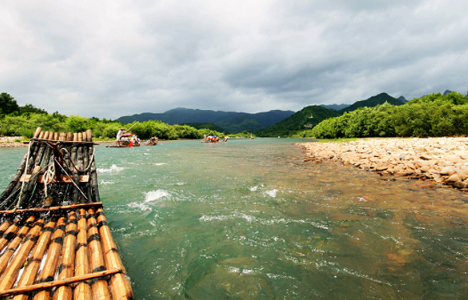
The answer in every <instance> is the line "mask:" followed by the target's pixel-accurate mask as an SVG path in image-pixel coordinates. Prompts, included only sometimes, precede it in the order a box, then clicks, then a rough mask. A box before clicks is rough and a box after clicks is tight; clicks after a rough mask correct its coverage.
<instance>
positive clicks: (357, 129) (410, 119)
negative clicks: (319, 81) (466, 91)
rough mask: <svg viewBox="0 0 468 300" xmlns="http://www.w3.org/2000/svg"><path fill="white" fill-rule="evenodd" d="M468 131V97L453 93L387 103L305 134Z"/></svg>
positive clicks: (425, 134)
mask: <svg viewBox="0 0 468 300" xmlns="http://www.w3.org/2000/svg"><path fill="white" fill-rule="evenodd" d="M467 134H468V99H467V96H465V95H462V94H459V93H456V92H452V93H449V94H447V95H443V94H441V93H437V94H431V95H428V96H424V97H421V98H415V99H413V100H411V101H409V102H407V103H406V104H404V105H398V106H395V105H391V104H390V103H388V102H387V103H385V104H382V105H378V106H376V107H364V108H359V109H357V110H355V111H352V112H346V113H344V114H343V115H342V116H340V117H335V118H331V119H328V120H325V121H323V122H321V123H320V124H318V125H317V126H316V127H314V128H313V129H312V130H309V131H307V132H304V134H303V135H304V136H313V137H317V138H342V137H379V136H380V137H396V136H398V137H411V136H413V137H428V136H435V137H436V136H458V135H467Z"/></svg>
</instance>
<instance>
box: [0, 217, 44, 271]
mask: <svg viewBox="0 0 468 300" xmlns="http://www.w3.org/2000/svg"><path fill="white" fill-rule="evenodd" d="M35 219H36V218H35V217H34V216H30V217H29V218H28V219H27V220H26V223H25V224H24V225H23V227H21V229H20V230H19V231H18V234H17V235H16V237H15V238H14V239H13V240H12V241H11V242H10V243H9V244H8V246H7V248H6V250H5V252H3V254H2V256H1V257H0V274H3V272H4V271H5V269H6V267H7V265H8V262H9V260H10V258H11V256H12V255H13V254H14V253H15V251H16V249H17V248H18V246H19V244H20V243H21V241H22V240H23V238H24V237H25V236H26V234H28V232H29V229H30V228H31V226H32V223H33V222H34V221H35Z"/></svg>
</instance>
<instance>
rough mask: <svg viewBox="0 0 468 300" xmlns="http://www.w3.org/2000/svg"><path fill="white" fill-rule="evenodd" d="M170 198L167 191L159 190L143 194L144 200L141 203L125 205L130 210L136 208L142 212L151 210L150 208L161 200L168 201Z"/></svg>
mask: <svg viewBox="0 0 468 300" xmlns="http://www.w3.org/2000/svg"><path fill="white" fill-rule="evenodd" d="M171 198H172V197H171V195H170V194H169V192H168V191H165V190H161V189H159V190H156V191H149V192H147V193H145V200H144V201H143V202H132V203H129V204H127V206H128V207H131V208H137V209H140V210H142V211H146V210H152V207H151V206H153V205H155V204H157V203H159V202H161V201H162V200H165V199H168V200H169V199H171Z"/></svg>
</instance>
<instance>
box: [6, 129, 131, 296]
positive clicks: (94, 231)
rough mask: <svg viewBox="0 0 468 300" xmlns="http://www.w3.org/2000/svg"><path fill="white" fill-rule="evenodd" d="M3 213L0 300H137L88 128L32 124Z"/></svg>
mask: <svg viewBox="0 0 468 300" xmlns="http://www.w3.org/2000/svg"><path fill="white" fill-rule="evenodd" d="M0 210H1V211H0V299H15V300H20V299H21V300H23V299H24V300H26V299H34V300H43V299H54V300H58V299H70V300H71V299H83V300H84V299H99V300H101V299H102V300H104V299H119V300H120V299H134V296H133V291H132V288H131V286H130V282H129V280H128V278H127V277H126V275H125V274H126V273H125V267H124V265H123V263H122V260H121V258H120V256H119V253H118V250H117V247H116V245H115V243H114V240H113V238H112V235H111V231H110V228H109V226H108V224H107V220H106V217H105V215H104V211H103V206H102V203H101V202H100V199H99V191H98V181H97V174H96V166H95V161H94V144H93V142H92V134H91V130H88V131H86V132H82V133H54V132H43V131H42V129H41V128H37V129H36V132H35V133H34V136H33V138H32V139H31V142H30V144H29V148H28V152H27V153H26V154H25V156H24V158H23V160H22V162H21V164H20V166H19V168H18V171H17V172H16V174H15V175H14V176H13V179H12V181H11V183H10V184H9V185H8V186H7V187H6V189H5V190H4V191H3V193H2V194H1V195H0Z"/></svg>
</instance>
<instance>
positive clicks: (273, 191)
mask: <svg viewBox="0 0 468 300" xmlns="http://www.w3.org/2000/svg"><path fill="white" fill-rule="evenodd" d="M277 193H278V190H277V189H274V190H271V191H265V195H267V196H270V197H272V198H275V197H276V194H277Z"/></svg>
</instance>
